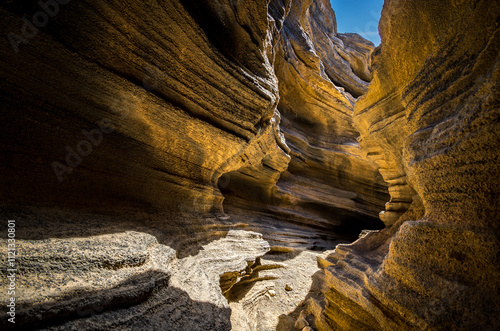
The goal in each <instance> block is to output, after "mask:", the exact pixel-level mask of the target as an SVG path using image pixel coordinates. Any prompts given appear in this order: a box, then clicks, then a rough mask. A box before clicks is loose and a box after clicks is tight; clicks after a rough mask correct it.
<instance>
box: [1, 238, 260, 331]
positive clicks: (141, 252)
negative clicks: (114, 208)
mask: <svg viewBox="0 0 500 331" xmlns="http://www.w3.org/2000/svg"><path fill="white" fill-rule="evenodd" d="M16 247H17V253H18V255H19V258H18V260H17V263H16V265H17V269H18V270H19V271H18V272H17V273H16V288H17V291H18V292H17V301H16V324H15V325H16V327H24V328H27V327H29V328H31V329H35V328H37V329H38V328H41V329H47V330H68V329H72V330H96V329H99V330H103V329H106V330H123V329H132V330H144V329H167V330H188V329H195V330H229V329H231V322H230V315H231V310H230V308H229V305H228V303H227V301H226V299H225V298H224V297H223V296H222V291H221V288H220V287H219V283H218V280H219V276H220V275H221V274H223V273H225V272H230V271H240V270H244V269H245V267H246V266H247V265H248V264H252V263H253V262H254V261H255V260H256V259H257V258H258V257H260V256H262V255H264V254H265V253H266V252H267V251H268V250H269V244H268V243H267V242H265V241H264V240H262V236H261V235H260V234H258V233H255V232H248V231H229V232H228V234H227V236H226V237H224V238H222V239H219V240H215V241H213V242H211V243H210V244H208V245H205V246H204V247H203V249H202V250H201V251H200V253H199V254H197V255H194V256H189V257H186V258H182V259H178V258H176V256H175V250H174V249H172V248H170V247H168V246H166V245H162V244H159V243H158V241H157V239H156V238H155V237H154V236H152V235H149V234H146V233H141V232H133V231H128V232H123V233H115V234H110V235H101V236H94V237H85V238H71V239H47V240H43V241H36V240H31V241H29V240H17V241H16ZM1 248H2V250H1V251H0V252H1V253H0V254H1V255H0V257H1V258H2V260H6V258H7V256H6V252H7V247H6V245H5V243H3V242H2V247H1ZM0 275H1V276H2V280H1V283H0V284H1V285H2V288H6V286H5V285H6V284H5V281H6V279H7V278H6V272H5V270H4V269H2V272H1V274H0ZM0 300H1V302H2V305H6V304H7V302H8V301H9V298H8V295H7V292H5V291H3V292H2V294H1V296H0ZM0 323H1V325H2V326H3V327H7V326H9V322H7V318H5V316H2V319H1V320H0Z"/></svg>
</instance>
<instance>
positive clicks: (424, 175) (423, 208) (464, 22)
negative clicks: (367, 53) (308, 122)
mask: <svg viewBox="0 0 500 331" xmlns="http://www.w3.org/2000/svg"><path fill="white" fill-rule="evenodd" d="M499 17H500V7H499V6H498V3H491V2H488V1H461V2H459V3H458V2H454V1H441V2H435V1H420V2H418V3H417V2H415V1H408V0H391V1H386V3H385V5H384V10H383V13H382V20H381V22H380V33H381V36H382V45H381V47H380V48H378V49H377V50H376V51H375V53H374V57H373V66H374V70H373V82H372V83H371V85H370V87H369V91H368V93H367V94H366V96H364V97H363V98H362V99H361V100H360V101H359V102H358V103H357V105H356V111H355V114H354V121H355V125H356V127H357V128H358V129H359V131H360V133H361V147H362V148H363V149H364V150H365V151H366V152H367V154H368V157H369V158H371V159H372V160H374V161H375V162H376V163H377V164H378V165H379V167H380V169H381V173H382V175H383V176H384V179H385V180H386V181H387V182H388V183H389V185H390V187H389V192H390V194H391V201H390V202H389V203H388V204H387V205H386V212H385V213H384V214H383V215H382V216H381V218H382V220H383V221H384V222H385V223H386V225H392V226H391V227H389V228H387V229H385V230H382V231H380V232H374V233H369V234H368V235H366V236H365V237H364V238H362V239H360V240H358V241H357V242H355V243H353V244H352V245H339V246H338V247H337V248H336V251H335V253H333V254H331V255H330V256H329V257H328V258H327V259H325V260H324V261H323V262H322V265H323V268H324V270H323V271H322V272H319V273H318V274H316V275H315V279H316V280H315V284H316V285H315V288H316V289H318V290H320V291H321V292H322V295H314V292H311V295H310V300H309V303H310V304H309V306H308V308H307V309H305V310H304V314H308V315H307V316H309V321H310V322H311V323H312V324H313V325H314V326H315V328H316V329H318V330H331V329H335V330H353V329H356V330H381V329H382V330H415V329H422V330H472V329H481V330H496V329H498V328H499V327H500V320H499V319H498V316H499V312H500V301H499V294H498V293H499V292H498V290H499V285H500V283H499V279H500V277H499V276H500V273H499V270H498V251H499V241H498V235H499V227H498V224H499V222H498V221H499V218H498V208H499V207H500V204H499V200H498V194H499V185H498V178H499V170H498V166H497V164H498V158H499V151H500V149H499V147H500V145H499V142H498V136H497V135H498V132H499V128H500V126H499V125H498V118H499V115H500V112H499V105H498V99H499V90H498V85H499V76H498V74H499V63H500V61H499V57H498V54H499V50H500V46H499V45H500V44H499V40H500V39H499V33H498V18H499Z"/></svg>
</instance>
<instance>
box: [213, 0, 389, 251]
mask: <svg viewBox="0 0 500 331" xmlns="http://www.w3.org/2000/svg"><path fill="white" fill-rule="evenodd" d="M269 9H270V10H269V11H270V20H271V23H272V24H273V26H275V27H276V28H275V30H280V31H281V33H280V35H279V37H278V38H277V41H276V45H275V59H274V68H275V72H276V76H277V79H278V87H279V104H278V111H279V112H278V115H279V119H278V121H279V122H277V123H279V127H280V129H281V132H282V133H281V134H280V135H281V138H280V139H281V140H283V141H284V143H285V144H286V146H285V147H283V149H284V150H286V151H287V152H288V154H289V158H290V159H289V161H288V162H287V166H284V164H283V162H281V163H280V162H278V159H276V158H270V157H266V158H265V159H264V162H262V164H257V165H254V166H252V167H247V166H246V167H243V168H242V169H241V170H240V171H238V172H233V173H230V174H228V175H227V178H226V182H224V183H222V184H225V185H224V187H223V189H222V191H223V193H224V195H225V198H226V200H225V201H224V210H225V212H226V213H228V214H229V215H231V216H232V217H233V218H236V219H240V220H245V222H246V223H248V224H250V226H251V229H252V230H255V231H258V232H262V233H263V234H264V238H266V239H267V240H269V241H270V242H271V243H275V244H285V243H286V244H288V245H290V244H293V245H294V246H295V247H306V248H314V249H326V248H332V246H331V242H332V241H333V242H335V241H336V242H339V241H349V240H352V238H356V237H357V235H358V234H359V232H360V230H362V229H363V228H372V229H379V228H381V227H382V226H383V224H382V223H381V222H380V221H379V219H378V214H379V212H380V207H381V206H383V204H384V203H385V202H386V201H387V199H388V197H387V187H386V185H385V183H384V181H383V180H382V178H381V176H380V174H379V172H378V170H377V167H376V166H375V165H374V164H373V163H372V162H370V161H369V160H367V159H366V157H365V154H364V153H363V152H362V151H361V149H360V147H359V143H358V141H357V138H358V136H359V134H358V132H357V131H356V129H355V128H354V126H353V119H352V114H353V111H354V104H355V102H356V98H357V97H358V96H360V95H361V94H363V93H364V92H366V90H367V86H368V81H369V80H370V73H369V69H368V67H369V65H370V54H371V52H372V50H373V44H371V43H370V42H368V41H367V40H365V39H363V38H361V37H360V36H359V35H356V34H339V33H338V32H337V23H336V18H335V13H334V12H333V10H332V9H331V6H330V3H329V1H328V0H321V1H299V0H293V1H289V2H286V3H283V2H281V1H271V3H270V8H269ZM276 228H280V229H282V230H283V231H276V230H275V229H276ZM309 228H314V229H315V231H314V232H315V234H313V235H311V232H310V230H309ZM268 234H269V235H268Z"/></svg>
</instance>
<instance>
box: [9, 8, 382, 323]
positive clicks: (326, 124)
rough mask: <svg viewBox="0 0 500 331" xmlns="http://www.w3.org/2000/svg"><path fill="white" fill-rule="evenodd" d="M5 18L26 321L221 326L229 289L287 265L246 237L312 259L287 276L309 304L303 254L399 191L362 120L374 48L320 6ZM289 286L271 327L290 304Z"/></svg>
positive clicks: (86, 11) (24, 12) (357, 225)
mask: <svg viewBox="0 0 500 331" xmlns="http://www.w3.org/2000/svg"><path fill="white" fill-rule="evenodd" d="M0 11H1V15H2V21H1V23H0V29H1V31H2V33H3V34H4V36H5V38H2V39H1V41H0V43H1V48H0V73H1V77H2V80H1V83H0V95H1V96H0V98H1V104H2V107H3V108H2V112H1V116H2V117H1V121H0V123H1V124H0V132H1V133H0V134H1V136H2V140H1V145H0V150H1V155H2V158H1V160H2V162H1V164H0V166H1V172H0V187H1V190H0V197H1V205H0V208H1V214H2V217H3V218H4V219H5V220H15V221H16V223H15V229H16V232H15V233H16V249H17V251H18V255H19V256H18V259H17V261H16V263H17V266H18V267H19V268H18V270H21V271H20V272H19V273H17V275H16V277H17V278H16V282H17V286H18V288H17V291H18V292H17V309H18V310H17V318H18V323H17V325H18V326H21V327H25V328H49V329H66V328H69V327H72V328H78V329H82V328H83V329H85V328H86V329H92V328H99V327H104V328H109V329H112V328H122V327H128V328H135V329H140V328H142V327H145V328H154V327H160V326H162V325H163V327H165V326H168V327H171V328H173V329H187V328H194V329H229V328H230V327H231V321H230V318H229V317H230V313H231V311H230V309H229V305H228V302H227V301H226V299H224V297H223V296H222V291H221V288H220V287H219V285H220V284H219V277H220V276H222V275H226V274H229V275H240V276H241V277H243V275H245V273H250V274H258V273H259V272H261V273H263V272H262V271H261V269H262V268H274V267H275V265H274V264H273V263H272V262H269V263H270V264H269V265H270V267H269V266H268V267H262V266H260V265H259V263H260V262H259V263H258V262H256V261H257V259H258V258H259V257H261V256H262V255H264V254H266V252H267V251H268V250H269V249H270V247H269V244H268V243H267V242H266V241H263V240H262V238H261V237H260V235H259V234H258V233H255V232H251V231H241V229H246V230H253V231H256V232H259V233H262V234H263V236H264V239H266V240H267V241H268V242H269V243H271V244H272V245H279V246H289V247H286V248H283V247H274V248H273V249H274V252H278V253H280V252H285V256H289V258H287V259H290V260H292V259H294V258H297V260H299V261H307V263H308V265H307V268H305V266H304V265H305V262H303V263H304V265H302V266H300V268H301V270H297V271H295V269H294V268H295V266H294V264H293V263H282V264H280V265H279V267H280V268H281V269H283V270H281V271H280V272H281V274H282V275H286V277H287V279H289V280H290V281H291V282H293V281H295V280H294V279H295V277H292V276H291V275H293V274H294V273H296V272H301V277H297V278H300V279H302V281H301V282H302V283H301V284H302V285H301V286H302V287H303V288H301V289H300V290H301V291H305V290H307V288H308V284H307V279H309V274H310V273H312V272H314V271H315V270H316V263H315V257H316V255H315V254H313V253H308V254H306V255H305V256H306V257H302V255H298V254H299V251H295V250H294V248H302V249H303V248H310V249H316V250H320V249H325V248H327V247H329V248H333V247H334V246H335V245H336V244H337V243H339V242H350V241H352V240H353V239H355V238H356V237H357V236H358V234H359V232H360V231H361V229H363V228H365V227H371V228H380V227H382V223H381V222H380V221H379V220H378V219H377V213H378V211H379V210H380V209H381V208H382V206H383V203H384V202H385V201H387V199H388V197H387V193H386V191H387V187H386V185H385V184H384V182H383V180H382V177H381V176H380V175H379V173H378V171H377V167H376V165H375V164H374V163H373V162H371V161H369V160H367V159H365V158H364V155H363V153H362V152H361V150H360V147H359V144H358V142H357V140H356V138H357V137H358V133H357V131H356V130H355V129H354V127H353V120H352V113H353V111H354V103H355V100H356V99H355V98H357V97H358V96H360V95H361V94H362V93H364V92H365V91H366V88H367V86H368V81H369V80H370V75H369V70H368V66H369V55H370V53H371V51H372V49H373V45H371V44H370V43H368V42H366V41H365V40H363V39H362V38H360V37H359V36H357V35H353V34H345V35H342V34H338V33H337V31H336V23H335V15H334V13H333V11H332V10H331V7H330V4H329V2H328V1H326V0H317V1H316V0H315V1H297V0H294V1H278V0H276V1H270V2H269V1H266V0H256V1H250V2H248V1H246V2H243V1H234V0H224V1H217V2H214V1H196V2H195V1H187V0H173V1H145V2H140V3H139V2H137V1H108V2H105V3H104V2H102V1H95V0H86V1H71V2H68V1H48V2H40V3H37V2H14V1H4V2H2V4H1V5H0ZM221 191H222V192H221ZM6 230H7V228H6V227H5V228H2V230H1V233H2V238H7V232H6ZM290 246H291V247H290ZM8 247H9V246H8V242H7V240H4V239H2V242H1V248H2V250H1V255H0V257H1V259H2V261H6V260H7V259H8V256H7V251H8ZM278 253H276V254H278ZM286 254H288V255H286ZM297 255H298V257H297ZM269 261H272V258H271V259H270V260H269ZM253 265H256V269H257V271H255V272H253V271H252V268H251V266H253ZM297 267H298V266H297ZM285 269H286V271H284V270H285ZM305 269H308V270H305ZM309 270H310V271H309ZM7 275H8V274H7V271H6V269H2V271H1V275H0V278H1V281H0V282H1V283H0V284H1V285H2V288H4V287H5V286H6V285H7V282H8V278H7ZM240 276H235V279H238V278H240ZM273 277H274V278H275V276H266V277H264V278H266V279H267V278H269V279H273ZM231 279H232V278H231ZM281 282H284V280H282V281H281ZM221 284H222V283H221ZM224 284H226V282H224ZM290 284H292V283H290ZM233 285H234V284H233V283H231V282H230V283H229V285H224V286H229V287H231V286H233ZM266 286H267V285H266ZM273 286H274V285H273ZM283 286H284V285H283ZM283 286H282V287H283ZM294 286H295V285H294ZM295 290H296V292H295V295H294V301H289V302H288V303H287V304H286V305H282V306H281V308H280V309H281V310H280V311H276V316H277V315H279V314H281V313H287V312H288V311H289V310H290V309H292V308H293V307H295V306H296V305H298V303H299V302H300V300H301V298H300V297H299V295H298V294H297V293H301V292H300V291H299V289H297V288H295ZM278 293H279V295H283V296H284V295H288V294H287V292H285V290H284V289H280V291H278ZM8 300H9V297H8V295H7V293H6V292H5V293H4V292H2V294H1V296H0V301H1V302H2V304H3V303H6V302H8ZM276 300H278V298H276ZM257 310H258V309H255V311H257ZM242 314H245V311H243V312H242ZM7 317H8V316H6V315H4V316H3V317H2V319H1V323H2V327H4V326H8V325H10V324H8V322H7ZM276 318H277V317H276ZM276 321H277V319H276ZM162 323H163V324H162ZM273 323H274V324H276V323H275V321H274V320H273V321H270V322H269V325H273ZM243 325H244V324H243ZM242 328H243V329H245V326H242Z"/></svg>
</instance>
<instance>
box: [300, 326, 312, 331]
mask: <svg viewBox="0 0 500 331" xmlns="http://www.w3.org/2000/svg"><path fill="white" fill-rule="evenodd" d="M302 331H314V329H313V328H311V327H310V326H306V327H305V328H303V329H302Z"/></svg>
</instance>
